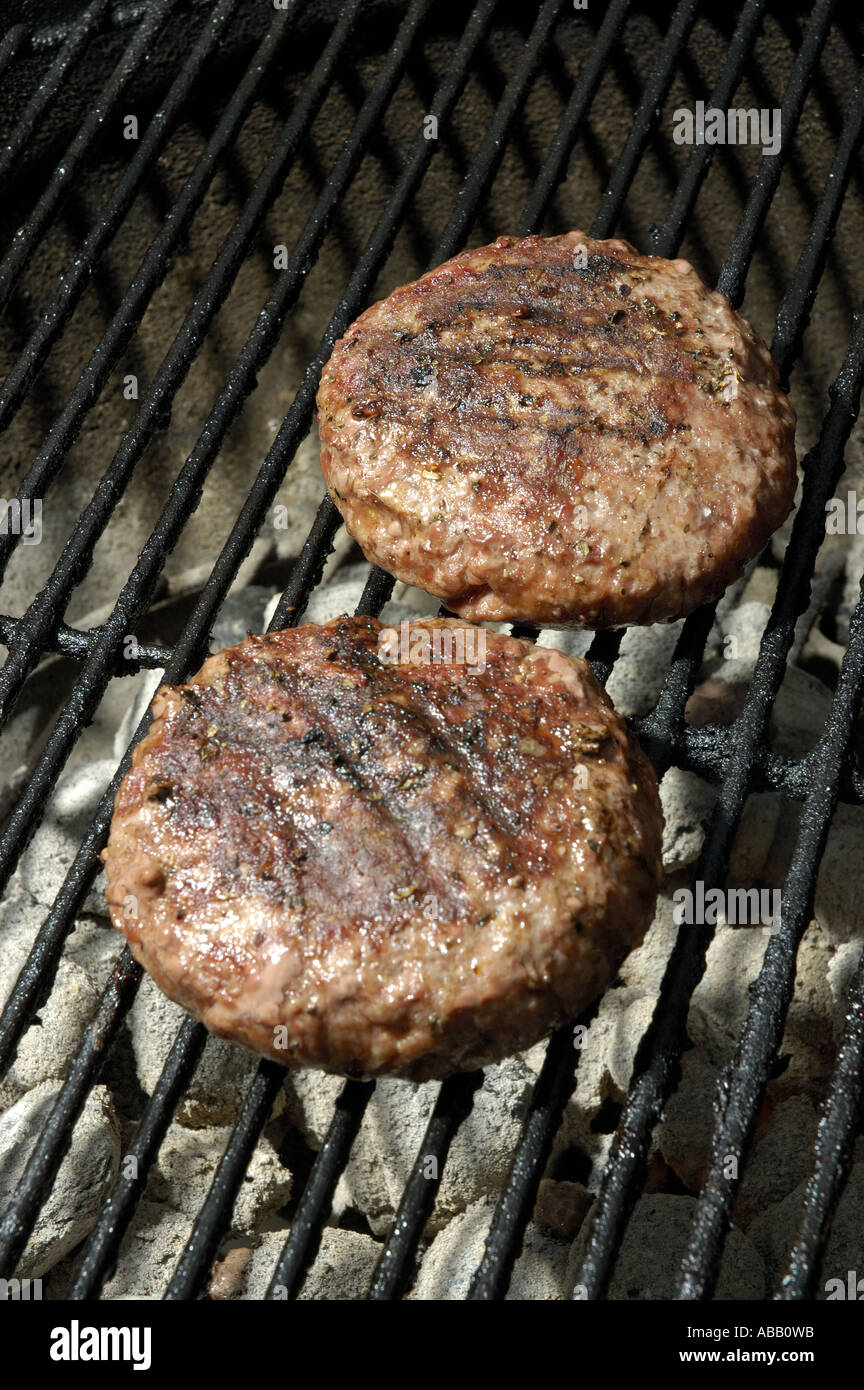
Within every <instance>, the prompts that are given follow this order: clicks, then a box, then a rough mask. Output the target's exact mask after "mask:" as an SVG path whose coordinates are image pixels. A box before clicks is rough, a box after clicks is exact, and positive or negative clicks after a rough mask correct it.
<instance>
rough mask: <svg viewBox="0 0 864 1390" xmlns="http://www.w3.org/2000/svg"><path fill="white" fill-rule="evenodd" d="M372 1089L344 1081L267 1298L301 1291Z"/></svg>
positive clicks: (369, 1085)
mask: <svg viewBox="0 0 864 1390" xmlns="http://www.w3.org/2000/svg"><path fill="white" fill-rule="evenodd" d="M374 1089H375V1082H374V1081H347V1082H346V1083H345V1085H344V1086H343V1088H342V1090H341V1091H340V1093H339V1097H338V1099H337V1101H336V1111H335V1114H334V1116H333V1119H332V1121H331V1122H330V1128H329V1129H328V1131H327V1137H326V1139H325V1141H324V1144H323V1145H322V1148H321V1151H320V1152H319V1154H318V1156H317V1158H316V1159H315V1162H314V1163H313V1165H312V1172H311V1173H310V1174H309V1179H308V1181H307V1183H306V1186H305V1188H304V1189H303V1195H302V1197H301V1198H300V1203H299V1205H298V1207H297V1210H296V1212H295V1213H294V1220H293V1221H292V1223H291V1234H290V1236H289V1237H288V1239H287V1241H286V1242H285V1246H284V1248H283V1250H282V1254H281V1255H280V1256H279V1262H278V1264H277V1265H276V1269H275V1270H274V1272H273V1277H272V1279H271V1280H270V1284H269V1286H268V1289H267V1295H266V1296H267V1298H280V1299H286V1298H296V1297H297V1294H298V1293H299V1292H300V1286H301V1284H302V1283H303V1277H304V1275H305V1273H306V1270H307V1269H308V1267H309V1265H310V1264H311V1262H312V1259H313V1257H314V1252H315V1251H316V1250H317V1249H318V1243H319V1241H320V1239H321V1232H322V1230H323V1229H324V1222H325V1221H326V1220H327V1216H328V1213H329V1211H330V1207H331V1205H332V1203H333V1193H334V1191H335V1189H336V1184H337V1182H338V1181H339V1177H340V1174H341V1173H342V1172H343V1170H344V1168H345V1164H346V1163H347V1162H348V1155H349V1154H350V1152H351V1145H352V1144H353V1143H354V1140H355V1138H356V1136H357V1131H358V1129H359V1128H360V1122H361V1121H362V1119H363V1115H364V1113H365V1110H366V1106H367V1105H368V1104H369V1100H370V1098H371V1096H372V1092H373V1091H374Z"/></svg>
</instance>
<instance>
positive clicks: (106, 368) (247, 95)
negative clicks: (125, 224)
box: [0, 0, 298, 665]
mask: <svg viewBox="0 0 864 1390" xmlns="http://www.w3.org/2000/svg"><path fill="white" fill-rule="evenodd" d="M297 8H298V0H295V3H294V4H293V5H292V6H291V7H290V8H289V9H287V10H281V11H280V12H279V14H278V15H277V16H276V18H275V19H274V21H273V24H272V26H271V29H270V32H269V34H268V35H267V36H266V37H265V38H264V39H263V40H262V42H261V44H260V46H259V48H258V50H257V52H256V53H255V55H254V57H253V59H252V61H251V63H250V64H249V67H248V68H247V70H246V72H245V74H244V75H243V77H242V78H241V80H240V83H239V84H238V86H237V88H236V90H235V92H234V94H233V95H232V97H231V100H230V101H229V103H228V105H227V106H226V108H225V111H224V112H223V114H222V117H221V118H220V120H219V123H218V125H217V127H216V129H215V131H214V132H213V135H212V136H211V137H210V140H209V141H208V142H207V147H206V149H205V150H204V153H203V154H202V155H201V157H200V159H199V160H198V162H197V164H196V165H195V168H194V169H193V170H192V173H191V174H190V176H189V179H188V180H187V182H186V183H185V184H184V186H183V190H182V192H181V194H180V196H179V198H178V199H177V202H176V203H175V204H174V206H173V207H172V209H171V211H170V212H169V214H168V216H167V217H166V219H165V222H164V224H163V226H162V228H161V229H160V231H159V232H158V234H157V235H156V237H155V238H154V240H153V242H152V243H151V245H150V247H149V248H148V250H147V253H146V254H145V256H144V259H143V261H142V262H141V265H140V267H139V269H138V271H137V273H136V275H135V277H134V279H133V280H132V283H131V284H130V285H129V288H128V289H127V291H126V293H125V294H124V296H123V300H122V303H121V304H120V305H119V307H118V309H117V311H116V313H115V314H114V317H113V318H112V320H111V322H110V324H109V325H108V328H107V329H106V330H105V333H104V334H103V336H102V338H101V340H100V342H99V344H98V346H97V347H96V348H95V350H94V351H93V354H92V356H91V358H90V361H89V363H88V364H87V366H86V367H85V368H84V370H83V372H82V373H81V375H80V377H79V378H78V381H77V382H76V385H75V387H74V389H73V391H72V393H71V395H70V397H69V400H68V401H67V402H66V405H65V406H64V407H63V409H62V410H61V412H60V414H59V415H58V416H57V419H56V420H55V421H54V423H53V424H52V426H51V429H50V430H49V432H48V436H47V438H46V440H45V443H44V444H43V446H42V448H41V449H40V450H39V453H38V454H37V455H36V458H35V459H34V461H33V464H32V465H31V467H30V469H29V471H28V473H27V475H26V477H25V478H24V480H23V481H22V483H21V486H20V488H19V490H18V499H19V501H23V500H24V499H25V498H34V497H42V496H44V494H45V492H46V490H47V488H48V487H49V486H50V484H51V482H52V480H53V479H54V477H55V476H56V473H57V471H58V469H59V468H60V467H61V465H62V464H63V462H64V461H65V458H66V455H67V453H68V451H69V450H70V449H71V448H72V445H73V444H74V443H75V440H76V439H77V437H78V435H79V433H80V430H81V426H82V424H83V421H84V419H85V417H86V415H87V413H88V411H89V410H91V409H92V407H93V406H94V405H95V403H96V401H97V399H98V396H99V393H100V392H101V391H102V389H103V387H104V386H105V384H106V382H107V380H108V378H109V376H110V374H111V372H112V370H113V368H114V367H115V366H116V364H117V361H118V360H119V358H120V356H121V354H122V352H123V350H124V349H125V347H126V346H127V344H128V342H129V340H130V338H131V336H132V334H133V332H134V331H135V329H136V328H137V326H138V325H139V324H140V322H141V319H142V318H143V315H144V312H145V310H146V308H147V305H148V304H149V302H150V300H151V299H152V297H153V294H154V293H155V291H156V290H157V288H158V287H159V285H160V284H161V282H162V279H163V277H164V275H165V271H166V269H167V265H168V259H169V257H170V256H171V254H172V252H173V251H174V249H175V248H176V246H177V244H178V242H179V241H180V238H181V237H182V236H183V234H184V233H185V232H186V230H187V228H188V226H189V224H190V222H191V221H192V218H193V217H194V216H195V213H196V211H197V210H198V208H199V207H200V204H201V201H202V199H203V197H204V195H205V193H206V191H207V189H208V187H209V185H210V183H211V181H212V178H213V175H214V174H215V172H216V167H217V163H218V161H219V159H220V158H221V157H222V155H223V154H224V152H225V150H226V149H227V147H228V145H229V144H230V142H231V141H232V140H233V138H234V136H235V134H236V133H237V130H238V129H239V127H240V125H241V123H242V121H243V119H244V118H245V116H246V114H247V112H248V110H249V108H250V106H251V104H252V102H253V100H254V98H255V95H256V93H257V91H258V88H259V86H260V84H261V82H262V80H263V78H264V76H265V73H266V71H267V69H268V67H269V66H270V64H271V63H272V61H273V59H274V58H275V56H276V54H277V52H278V50H279V46H280V44H281V43H282V41H283V39H284V36H285V30H286V27H287V25H288V23H289V22H290V21H291V20H292V19H293V18H294V16H295V14H296V12H297ZM13 544H14V542H13V541H9V542H7V545H8V547H9V552H11V546H12V545H13ZM2 555H3V552H2V550H0V558H2ZM10 645H11V644H10ZM44 645H47V638H46V641H45V642H43V646H44ZM156 664H157V665H158V664H159V663H156Z"/></svg>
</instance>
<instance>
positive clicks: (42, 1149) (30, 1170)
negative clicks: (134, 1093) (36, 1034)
mask: <svg viewBox="0 0 864 1390" xmlns="http://www.w3.org/2000/svg"><path fill="white" fill-rule="evenodd" d="M140 978H141V967H140V966H139V965H136V963H135V962H134V961H133V959H132V955H131V953H130V951H129V950H128V949H125V950H123V951H122V952H121V954H120V956H119V957H118V959H117V962H116V964H115V966H114V970H113V973H112V976H111V979H110V980H109V982H108V984H107V985H106V987H105V990H104V993H103V995H102V998H101V1000H100V1002H99V1007H98V1009H97V1011H96V1013H95V1015H94V1017H93V1018H92V1019H91V1020H90V1022H89V1023H88V1025H87V1028H86V1031H85V1033H84V1039H83V1041H82V1043H81V1045H80V1047H79V1048H78V1051H77V1052H76V1054H75V1056H74V1058H73V1060H72V1063H71V1066H70V1068H69V1075H68V1076H67V1077H66V1080H65V1081H64V1083H63V1088H62V1090H61V1091H60V1094H59V1095H58V1097H57V1099H56V1101H55V1102H54V1105H53V1107H52V1109H51V1114H50V1115H49V1116H48V1119H47V1120H46V1122H45V1127H44V1129H43V1130H42V1133H41V1134H40V1135H39V1138H38V1139H37V1141H36V1144H35V1146H34V1148H33V1152H32V1154H31V1155H30V1158H29V1159H28V1162H27V1167H26V1169H25V1171H24V1173H23V1174H22V1176H21V1181H20V1182H19V1184H18V1186H17V1188H16V1189H15V1195H14V1198H13V1200H12V1201H11V1202H10V1203H9V1206H8V1207H7V1209H6V1211H5V1213H4V1215H3V1219H2V1221H0V1268H3V1269H8V1270H9V1271H10V1272H11V1271H12V1270H13V1269H14V1267H15V1265H16V1264H17V1262H18V1259H19V1258H20V1256H21V1253H22V1251H23V1250H24V1247H25V1245H26V1244H27V1240H28V1237H29V1235H30V1232H31V1230H32V1229H33V1225H34V1223H35V1221H36V1217H37V1216H38V1214H39V1211H40V1208H41V1207H42V1204H43V1203H44V1201H45V1197H46V1195H47V1193H48V1192H50V1190H51V1186H52V1184H53V1182H54V1179H55V1178H56V1176H57V1170H58V1169H59V1167H60V1164H61V1163H62V1161H63V1158H64V1156H65V1154H66V1152H67V1150H68V1148H69V1145H70V1143H71V1140H72V1130H73V1129H74V1127H75V1122H76V1120H77V1118H78V1116H79V1115H80V1113H81V1110H82V1108H83V1105H84V1102H85V1101H86V1099H87V1097H88V1095H89V1094H90V1090H91V1088H92V1086H93V1085H94V1082H95V1080H96V1078H97V1076H98V1075H99V1071H100V1070H101V1067H102V1063H103V1062H104V1060H105V1054H106V1052H107V1051H108V1048H109V1047H110V1045H111V1042H112V1041H113V1039H114V1038H115V1037H116V1035H117V1030H118V1029H119V1027H120V1024H121V1023H122V1022H123V1019H124V1018H125V1016H126V1014H127V1012H128V1010H129V1008H130V1006H131V1004H132V1001H133V1000H134V998H135V992H136V990H137V988H138V982H139V980H140Z"/></svg>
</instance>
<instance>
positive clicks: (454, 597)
mask: <svg viewBox="0 0 864 1390" xmlns="http://www.w3.org/2000/svg"><path fill="white" fill-rule="evenodd" d="M583 249H584V251H585V252H586V254H587V264H585V263H584V258H583V255H582V252H583ZM318 426H319V432H320V436H321V444H322V453H321V460H322V467H323V470H324V476H325V478H326V481H327V485H328V488H329V490H330V495H331V497H332V498H333V500H334V502H335V503H336V506H337V507H338V508H339V510H340V511H341V512H342V515H343V516H344V518H345V524H346V526H347V528H348V530H349V531H350V532H351V534H352V536H354V537H355V539H356V540H357V541H358V542H359V544H360V545H361V547H362V549H363V552H364V554H365V555H366V556H367V557H368V558H369V559H370V560H373V561H375V563H377V564H379V565H381V566H382V567H383V568H384V569H386V570H389V572H390V573H391V574H394V575H396V576H397V578H399V579H402V580H405V581H406V582H408V583H410V584H417V585H420V586H421V587H422V588H424V589H426V590H428V591H429V592H430V593H433V594H437V595H438V596H439V597H440V598H442V599H443V600H444V601H445V603H446V604H447V606H448V608H449V609H450V610H451V611H452V612H455V613H458V614H459V615H460V616H462V617H465V618H471V619H474V620H481V619H490V620H499V619H529V620H533V621H536V622H538V623H542V624H569V623H575V624H578V625H582V626H586V627H605V626H615V625H618V624H623V623H649V622H656V621H660V620H671V619H674V618H678V617H680V616H682V615H683V614H685V613H688V612H690V611H691V610H692V609H693V608H696V607H697V606H698V605H699V604H700V603H703V602H705V601H706V600H708V599H710V598H714V597H716V596H717V595H718V594H720V593H721V592H722V591H723V589H724V588H725V587H726V586H727V585H728V584H729V583H730V582H731V581H732V580H734V579H735V578H737V577H738V575H739V574H740V573H741V570H742V569H743V567H744V565H745V564H746V562H747V561H748V560H750V559H751V558H752V557H753V556H754V555H756V554H758V553H759V551H760V550H761V548H762V547H763V545H764V544H765V542H766V541H767V539H768V537H769V536H770V535H771V533H772V532H773V531H774V530H776V528H777V527H778V526H779V525H780V523H781V522H782V521H783V520H784V518H785V517H786V516H787V514H788V512H789V510H790V508H791V506H792V502H793V498H794V493H795V478H796V468H795V452H794V433H795V416H794V412H793V411H792V408H791V406H790V405H789V403H788V401H787V400H786V398H785V396H784V395H783V394H782V392H781V391H780V390H779V388H778V386H777V373H776V371H775V368H774V365H773V363H772V361H771V358H770V356H769V353H768V350H767V348H766V347H765V345H764V343H763V342H762V341H761V339H759V337H758V336H757V335H756V333H755V332H754V331H753V329H752V328H751V327H750V325H749V324H748V323H747V322H746V321H745V320H744V319H743V318H741V317H740V315H739V314H737V313H734V312H733V310H732V309H730V307H729V304H728V302H727V300H726V299H725V298H724V297H723V296H722V295H720V294H716V293H714V292H712V291H711V290H708V289H707V288H706V287H705V285H704V284H703V283H702V281H701V280H700V279H699V276H698V275H697V274H696V272H695V271H694V270H693V268H692V267H691V266H690V265H689V264H688V263H687V262H686V261H683V260H675V261H668V260H663V259H661V258H660V257H652V256H641V255H639V253H638V252H637V251H635V250H634V249H633V247H632V246H629V245H628V244H627V242H625V241H592V240H591V239H590V238H588V237H586V236H585V235H584V234H583V233H581V232H570V233H569V234H568V235H567V236H560V237H552V238H550V239H543V238H542V237H526V238H525V239H523V240H515V239H514V238H512V237H501V238H499V240H498V241H497V242H495V244H494V245H492V246H484V247H481V248H479V249H476V250H472V251H464V252H462V254H461V255H458V256H456V257H455V258H454V259H453V260H451V261H448V262H447V263H446V264H445V265H442V266H440V267H439V268H438V269H437V270H434V271H431V272H430V273H429V274H428V275H424V276H423V277H422V279H420V280H418V281H417V282H416V283H415V284H411V285H406V286H404V287H403V288H402V289H398V290H396V291H394V293H393V294H391V295H390V296H389V298H387V299H385V300H383V301H382V302H381V303H379V304H375V305H373V307H372V308H371V309H368V310H367V311H366V312H365V313H364V314H362V315H361V316H360V318H359V319H357V321H356V323H354V324H353V326H352V327H351V328H350V329H349V330H348V332H347V333H346V334H345V336H344V337H343V338H342V339H341V340H340V341H339V342H338V343H337V344H336V347H335V350H334V352H333V355H332V357H331V359H330V362H329V363H328V364H327V366H326V368H325V370H324V373H323V376H322V380H321V387H320V390H319V393H318Z"/></svg>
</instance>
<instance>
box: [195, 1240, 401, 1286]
mask: <svg viewBox="0 0 864 1390" xmlns="http://www.w3.org/2000/svg"><path fill="white" fill-rule="evenodd" d="M288 1234H289V1231H288V1228H287V1227H286V1228H285V1229H284V1230H280V1231H266V1232H265V1233H264V1234H263V1235H262V1236H260V1237H259V1239H258V1241H257V1242H256V1245H255V1248H254V1249H253V1250H252V1252H251V1255H250V1257H249V1259H248V1261H247V1262H246V1263H245V1266H244V1269H243V1274H242V1277H241V1278H240V1279H238V1280H236V1281H235V1282H234V1290H236V1292H232V1295H231V1296H232V1297H233V1296H238V1295H239V1297H240V1298H242V1299H253V1300H254V1299H262V1298H264V1297H265V1295H266V1293H267V1289H268V1287H269V1284H270V1280H271V1279H272V1278H273V1271H274V1270H275V1268H276V1264H277V1262H278V1260H279V1256H280V1255H281V1254H282V1250H283V1247H284V1245H285V1241H286V1240H287V1238H288ZM383 1248H384V1247H383V1245H382V1244H380V1243H379V1242H378V1241H377V1240H373V1239H372V1237H371V1236H367V1235H364V1234H363V1233H362V1232H360V1231H343V1230H339V1229H337V1228H335V1227H333V1226H326V1227H325V1228H324V1230H323V1231H322V1233H321V1244H320V1246H319V1249H318V1253H317V1255H316V1256H315V1259H314V1260H313V1262H312V1264H311V1266H310V1268H309V1270H308V1272H307V1274H306V1277H305V1279H304V1281H303V1285H302V1287H301V1289H300V1293H299V1295H298V1297H299V1298H300V1299H301V1300H302V1301H307V1300H314V1299H326V1300H328V1301H332V1302H338V1303H342V1302H350V1301H354V1300H359V1299H364V1298H365V1297H366V1292H367V1290H368V1288H369V1284H370V1283H371V1280H372V1275H373V1272H374V1270H375V1266H376V1264H377V1263H378V1259H379V1257H380V1255H381V1251H382V1249H383ZM220 1272H221V1271H220Z"/></svg>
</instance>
